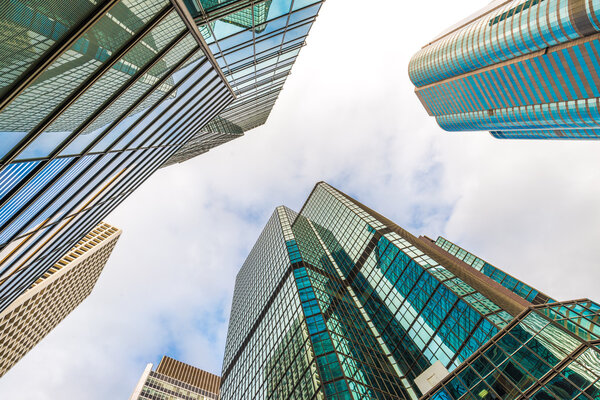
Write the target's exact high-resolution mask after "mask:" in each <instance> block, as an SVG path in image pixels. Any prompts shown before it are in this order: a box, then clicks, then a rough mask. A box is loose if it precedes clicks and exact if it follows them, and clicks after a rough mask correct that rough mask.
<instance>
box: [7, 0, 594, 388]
mask: <svg viewBox="0 0 600 400" xmlns="http://www.w3.org/2000/svg"><path fill="white" fill-rule="evenodd" d="M479 7H481V2H480V1H475V0H464V1H461V2H458V1H456V2H447V1H441V0H438V1H435V2H410V3H408V4H407V3H406V2H397V1H392V0H386V1H380V2H377V5H376V6H373V5H371V4H370V3H369V4H366V3H365V2H364V1H363V2H359V1H352V0H344V1H334V0H330V1H328V2H326V3H325V4H324V6H323V8H322V10H321V15H320V16H319V18H318V20H317V22H316V23H315V25H314V27H313V29H312V31H311V34H310V36H309V38H308V46H306V47H305V48H304V49H303V50H302V52H301V53H300V57H299V59H298V61H297V63H296V65H295V67H294V69H293V73H292V75H291V76H290V78H289V79H288V82H287V83H286V86H285V88H284V90H283V92H282V94H281V96H280V98H279V100H278V102H277V104H276V106H275V108H274V110H273V112H272V114H271V116H270V119H269V121H268V123H267V125H265V126H264V127H261V128H258V129H256V130H254V131H251V132H249V133H247V134H246V135H245V136H244V137H243V138H241V139H238V140H235V141H233V142H230V143H228V144H226V145H224V146H221V147H219V148H216V149H213V150H211V151H210V152H209V153H207V154H204V155H202V156H200V157H198V158H196V159H194V160H190V161H188V162H186V163H183V164H180V165H174V166H171V167H168V168H165V169H163V170H160V171H159V172H157V173H156V174H155V175H154V176H153V177H151V178H150V179H149V180H148V181H147V182H146V183H145V184H144V185H143V186H142V187H141V188H140V189H139V190H138V191H136V192H135V193H134V194H133V195H132V196H130V197H129V198H128V199H127V201H126V202H125V203H124V204H122V205H121V206H120V207H119V209H118V210H116V211H115V212H114V213H113V215H111V216H110V217H109V218H107V221H108V222H110V223H113V224H114V225H116V226H118V227H120V228H122V229H123V231H124V233H123V235H122V237H121V239H120V241H119V243H118V244H117V247H116V249H115V250H114V252H113V255H112V256H111V258H110V260H109V262H108V265H107V266H106V268H105V271H104V272H103V274H102V276H101V277H100V281H99V282H98V285H97V287H96V288H95V290H94V292H93V293H92V295H91V296H90V297H89V298H88V299H87V300H86V301H85V302H84V303H83V304H82V305H81V306H80V307H79V308H78V309H77V310H75V311H74V312H73V313H72V314H71V315H70V316H69V317H68V318H67V319H66V320H65V321H64V322H63V323H61V324H60V325H59V326H58V327H57V328H56V329H55V330H54V331H53V332H52V333H51V334H50V335H49V336H48V337H47V338H46V339H44V341H43V342H42V343H41V344H40V345H38V346H37V347H36V348H35V349H34V350H33V351H32V352H31V353H30V354H28V355H27V356H26V357H25V358H24V359H23V360H22V361H21V362H20V363H18V364H17V365H16V367H14V368H13V370H11V371H10V372H9V373H8V374H7V375H6V376H5V377H3V378H2V379H1V380H0V398H18V399H36V400H43V399H117V398H128V396H129V395H130V393H131V392H132V391H133V388H134V386H135V384H136V382H137V380H138V379H139V376H140V374H141V373H142V371H143V369H144V367H145V364H146V363H147V362H154V363H157V362H158V361H159V359H160V357H161V356H162V354H164V353H167V354H170V355H173V356H176V357H178V358H179V359H181V360H182V361H185V362H188V363H190V364H193V365H196V366H198V367H200V368H204V369H207V370H209V371H211V372H214V373H220V367H221V360H222V356H223V350H224V345H225V335H226V329H227V318H228V313H229V307H230V303H231V295H232V290H233V283H234V276H235V273H236V272H237V270H238V268H239V267H240V266H241V265H242V262H243V260H244V258H245V256H246V255H247V254H248V252H249V250H250V248H251V247H252V245H253V244H254V241H255V240H256V238H257V237H258V235H259V233H260V231H261V230H262V228H263V226H264V224H265V223H266V221H267V219H268V217H269V215H270V214H271V213H272V211H273V209H274V208H275V207H276V206H277V205H280V204H285V205H287V206H289V207H290V208H293V209H295V210H299V209H300V207H301V206H302V204H303V202H304V200H305V199H306V197H307V196H308V194H309V193H310V190H311V189H312V187H313V186H314V184H315V183H316V182H317V181H320V180H325V181H328V182H329V183H331V184H332V185H334V186H336V187H338V188H339V189H340V190H342V191H345V192H346V193H348V194H350V195H352V196H354V197H356V198H357V199H358V200H360V201H361V202H362V203H364V204H366V205H368V206H369V207H371V208H373V209H375V210H377V211H379V212H381V213H382V214H383V215H386V216H387V217H389V218H390V219H392V220H394V221H395V222H397V223H398V224H399V225H401V226H403V227H405V228H406V229H408V230H410V231H411V232H413V233H414V234H416V235H420V234H426V235H428V236H430V237H433V238H435V237H437V235H444V236H445V237H447V238H448V239H449V240H453V241H455V242H457V243H458V244H460V245H462V246H463V247H465V248H466V249H468V250H470V251H472V252H474V253H475V254H477V255H478V256H480V257H482V258H484V259H486V260H487V261H489V262H491V263H492V264H494V265H496V266H498V267H500V268H503V269H505V270H506V271H508V272H510V273H512V274H514V275H515V276H517V277H519V278H522V279H523V280H525V281H526V282H528V283H530V284H532V285H533V286H535V287H538V288H539V289H541V290H543V291H545V292H546V293H548V294H550V295H553V296H556V297H558V298H560V299H569V298H579V297H584V296H588V297H591V298H592V299H594V298H595V299H600V296H599V295H598V294H599V293H598V289H597V284H596V283H597V282H598V280H599V278H600V276H599V275H600V273H599V272H598V269H597V268H596V260H597V259H598V257H599V254H598V246H597V244H596V243H597V242H598V240H599V239H600V237H599V236H600V235H599V232H598V226H600V224H599V222H600V221H599V219H600V211H599V209H598V207H597V204H600V189H599V188H598V185H597V182H598V181H599V179H598V178H600V177H599V176H598V175H599V172H598V171H600V169H599V168H598V159H597V154H598V150H599V148H600V147H599V146H600V143H593V142H571V143H567V142H544V141H500V140H496V139H493V138H492V137H490V136H489V135H488V134H487V133H473V134H465V133H447V132H443V131H441V130H440V129H439V128H438V127H437V125H436V124H435V121H434V120H433V119H432V118H430V117H428V116H427V114H426V113H425V111H424V110H423V109H422V107H421V105H420V103H419V101H418V100H417V98H416V96H415V95H414V94H413V88H412V86H411V84H410V81H409V79H408V75H407V64H408V60H409V58H410V56H411V55H412V54H413V53H414V52H415V51H417V50H418V49H419V48H420V46H421V45H423V44H425V43H426V42H427V40H429V39H430V38H433V37H434V36H435V35H436V34H437V33H438V31H440V30H441V29H443V28H444V27H446V26H449V25H450V24H452V23H453V22H454V21H458V20H460V19H461V18H463V17H465V16H466V15H468V14H470V13H471V12H472V11H475V10H476V9H478V8H479Z"/></svg>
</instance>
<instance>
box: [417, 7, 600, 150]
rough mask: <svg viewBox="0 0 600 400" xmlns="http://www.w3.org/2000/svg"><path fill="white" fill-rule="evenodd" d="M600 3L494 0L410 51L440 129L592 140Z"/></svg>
mask: <svg viewBox="0 0 600 400" xmlns="http://www.w3.org/2000/svg"><path fill="white" fill-rule="evenodd" d="M599 18H600V3H598V2H597V1H587V2H584V1H569V0H514V1H497V2H495V3H492V4H491V5H490V6H488V7H487V8H486V9H485V10H484V11H482V12H480V13H478V14H477V15H476V17H475V18H471V19H468V20H467V21H464V22H462V23H460V24H459V25H458V26H456V27H454V28H452V29H450V30H449V31H448V32H447V33H445V34H443V35H442V36H440V37H438V38H436V39H435V40H434V41H433V42H432V43H429V44H428V45H427V46H425V47H424V48H423V49H421V50H420V51H419V52H418V53H417V54H415V55H414V56H413V58H412V59H411V61H410V65H409V75H410V78H411V80H412V82H413V83H414V85H415V86H416V90H415V92H416V94H417V96H418V97H419V99H420V101H421V103H422V104H423V105H424V107H425V108H426V110H427V112H428V113H429V115H431V116H434V117H435V118H436V121H437V122H438V124H439V125H440V126H441V127H442V128H443V129H445V130H448V131H473V130H489V131H490V132H491V133H492V135H493V136H494V137H496V138H513V139H519V138H521V139H598V138H600V112H599V110H598V107H599V104H598V102H599V101H600V79H599V78H598V73H597V71H598V70H599V69H600V51H599V50H600V42H599V40H598V35H597V34H596V33H597V32H599V31H600V22H599Z"/></svg>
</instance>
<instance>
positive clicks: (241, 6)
mask: <svg viewBox="0 0 600 400" xmlns="http://www.w3.org/2000/svg"><path fill="white" fill-rule="evenodd" d="M322 3H323V0H294V1H291V0H268V1H258V2H257V1H251V0H241V1H239V0H238V1H215V0H201V1H197V0H186V4H187V5H188V8H189V10H190V13H191V14H192V16H193V17H194V20H195V21H196V24H198V26H199V28H200V32H202V34H203V35H204V38H205V39H206V42H207V43H208V44H209V46H210V49H211V51H212V52H213V54H214V56H215V58H216V60H217V62H218V64H219V66H220V67H221V69H222V71H223V73H224V74H225V77H226V78H227V82H228V83H229V85H231V87H232V89H233V92H234V93H235V95H236V99H235V100H234V101H233V102H232V103H231V104H230V105H229V106H227V107H226V108H225V110H223V111H222V112H221V113H220V114H219V118H218V119H214V120H213V121H211V122H210V123H209V124H208V125H207V126H206V127H205V128H204V130H203V132H200V133H198V134H197V135H196V137H194V140H191V141H189V142H188V143H187V144H186V145H185V146H183V147H182V148H181V150H179V151H178V152H177V153H176V154H175V155H174V156H173V157H172V159H170V160H169V162H168V163H167V164H165V165H169V164H173V163H176V162H182V161H185V160H188V159H190V158H192V157H195V156H197V155H199V154H202V153H204V152H205V151H207V145H206V144H208V145H209V146H210V143H214V139H215V138H217V139H218V140H219V141H223V142H228V141H230V140H232V139H236V138H238V137H241V136H243V134H244V132H247V131H249V130H251V129H253V128H256V127H258V126H260V125H263V124H264V123H265V122H266V121H267V118H268V117H269V114H270V113H271V110H272V109H273V106H274V105H275V102H276V101H277V98H278V96H279V93H280V92H281V90H282V89H283V85H284V84H285V82H286V79H287V77H288V76H289V74H290V72H291V69H292V66H293V65H294V62H295V61H296V58H297V57H298V54H299V52H300V50H301V48H302V47H303V46H304V45H305V42H306V37H307V35H308V32H309V31H310V28H311V27H312V24H313V22H314V21H315V19H316V17H317V15H318V12H319V10H320V8H321V5H322ZM207 133H211V136H210V137H207V136H206V134H207ZM204 138H206V139H204ZM209 148H210V147H209Z"/></svg>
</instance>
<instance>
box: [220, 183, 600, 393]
mask: <svg viewBox="0 0 600 400" xmlns="http://www.w3.org/2000/svg"><path fill="white" fill-rule="evenodd" d="M584 303H585V304H587V308H585V310H584V311H581V312H580V314H579V315H580V316H585V318H587V319H585V320H584V318H583V317H581V318H579V319H578V321H579V324H580V325H585V324H587V328H586V329H588V332H589V330H590V329H592V328H591V327H592V326H593V325H594V323H595V322H596V321H597V320H598V318H600V307H598V306H596V305H595V304H594V303H592V302H590V301H582V302H580V304H584ZM578 304H579V303H578ZM557 305H558V306H557ZM555 306H557V307H556V308H557V309H561V308H560V307H561V305H560V304H559V303H556V302H555V300H553V299H552V298H550V297H549V296H547V295H545V294H544V293H542V292H540V291H539V290H536V289H534V288H532V287H531V286H529V285H526V284H525V283H523V282H521V281H519V280H518V279H516V278H515V277H513V276H511V275H508V274H506V273H504V272H503V271H501V270H500V269H498V268H497V267H495V266H493V265H491V264H490V263H488V262H486V261H484V260H482V259H481V258H479V257H476V256H475V255H473V254H471V253H469V252H467V251H465V250H464V249H462V248H460V247H458V246H457V245H455V244H453V243H451V242H449V241H447V240H446V239H444V238H441V237H440V238H438V239H437V240H436V241H433V240H431V239H429V238H427V237H424V236H421V237H415V236H413V235H411V234H410V233H409V232H407V231H406V230H404V229H402V228H400V227H399V226H397V225H396V224H394V223H393V222H392V221H390V220H389V219H387V218H385V217H383V216H381V215H380V214H378V213H376V212H374V211H372V210H370V209H369V208H367V207H366V206H364V205H362V204H360V203H359V202H357V201H356V200H354V199H352V198H350V197H349V196H347V195H345V194H343V193H341V192H339V191H338V190H336V189H334V188H333V187H331V186H329V185H327V184H326V183H323V182H321V183H318V184H317V185H316V186H315V188H314V190H313V192H312V193H311V195H310V196H309V198H308V200H307V201H306V203H305V204H304V206H303V207H302V209H301V211H300V213H298V214H296V213H295V212H294V211H292V210H290V209H288V208H286V207H278V208H277V209H276V211H275V212H274V213H273V215H272V217H271V218H270V219H269V222H268V223H267V225H266V227H265V229H264V230H263V232H262V233H261V235H260V237H259V239H258V241H257V242H256V244H255V245H254V247H253V249H252V251H251V252H250V254H249V256H248V258H247V259H246V261H245V263H244V265H243V266H242V268H241V270H240V272H239V274H238V276H237V278H236V285H235V291H234V298H233V304H232V310H231V317H230V324H229V331H228V335H227V344H226V349H225V359H224V363H223V372H222V384H221V398H222V399H224V400H229V399H236V400H238V399H275V398H277V399H292V398H297V399H365V398H369V399H418V398H420V397H421V396H422V395H424V394H426V393H427V392H428V391H430V390H432V389H433V390H435V389H434V388H436V387H437V388H438V389H439V388H440V387H441V385H444V383H440V382H441V381H442V380H443V379H444V378H446V379H450V378H451V377H452V375H450V376H448V374H449V372H450V373H453V372H454V371H459V370H462V369H464V368H465V367H464V366H465V365H469V363H471V362H472V361H471V360H473V359H474V358H476V357H478V355H479V352H480V351H481V350H482V349H485V348H486V346H490V343H492V344H493V343H495V341H496V340H497V338H498V337H499V336H502V335H507V332H509V331H511V330H512V329H514V326H515V324H516V323H518V322H519V321H521V320H522V319H523V318H528V317H526V316H527V315H530V314H532V313H536V315H537V314H539V313H538V311H535V310H546V309H552V308H553V307H555ZM578 310H579V309H578ZM582 310H583V309H582ZM564 313H565V311H563V314H564ZM567 313H568V312H567ZM549 315H550V314H549ZM572 317H573V319H577V317H576V316H572ZM555 319H556V320H558V318H555ZM515 321H516V322H515ZM545 321H546V323H545V325H543V324H538V325H536V326H535V328H536V329H542V328H544V329H547V330H548V331H549V330H550V329H554V328H548V327H554V326H558V325H561V324H563V322H562V321H554V320H553V319H552V317H550V318H546V319H545ZM563 325H564V324H563ZM565 326H566V325H565ZM563 331H564V329H563ZM544 337H545V338H546V339H545V340H546V341H540V342H539V347H538V348H536V349H534V351H537V354H541V355H542V356H543V355H544V354H546V353H543V352H544V351H545V350H544V346H550V347H552V346H554V347H557V346H558V347H560V346H561V345H560V340H562V339H564V337H565V336H564V335H562V336H560V335H559V336H552V335H546V336H544ZM522 340H526V339H522ZM588 340H591V339H589V338H588ZM524 343H525V342H524ZM588 348H589V349H591V350H590V351H591V353H590V354H588V355H586V356H585V357H586V359H587V358H590V357H591V358H590V361H589V362H587V363H584V365H586V367H585V368H587V369H589V370H590V371H589V374H588V375H587V376H586V377H587V379H588V382H589V384H591V383H593V382H594V381H595V380H596V379H598V378H599V377H600V369H598V367H600V364H593V357H592V356H595V355H596V354H597V353H596V350H595V349H594V348H592V347H590V346H588ZM577 349H579V347H577ZM548 351H550V350H548ZM552 351H553V350H552ZM578 351H579V350H578ZM509 354H510V353H509ZM523 354H524V357H525V358H528V359H529V360H530V361H531V362H534V361H535V359H534V355H533V353H532V354H525V353H523ZM505 359H506V357H505ZM505 359H503V360H505ZM599 359H600V357H599ZM494 360H495V361H497V363H498V365H499V364H500V363H501V361H502V360H500V359H498V360H496V359H494ZM555 365H556V364H555ZM559 367H560V366H559ZM501 368H502V366H499V367H498V369H501ZM540 371H542V369H540ZM557 371H560V368H558V369H557ZM555 372H556V371H552V373H555ZM545 373H548V374H549V373H551V372H549V370H545ZM494 377H495V378H498V377H499V374H496V375H494ZM495 378H493V379H495ZM546 378H548V379H549V376H548V375H543V376H539V377H538V378H537V379H538V380H537V381H536V382H537V383H536V384H538V385H540V386H539V387H542V386H545V385H546V383H545V382H546V381H545V380H544V379H546ZM497 380H499V381H501V377H500V378H498V379H497ZM472 382H473V381H469V384H470V383H472ZM477 383H479V381H478V382H477ZM436 385H439V386H436ZM467 385H468V384H467ZM597 386H598V387H596V386H594V387H593V388H592V389H590V393H592V391H593V390H599V391H598V392H593V393H599V394H600V384H598V385H597ZM539 387H538V388H539ZM586 388H587V387H586ZM544 390H546V389H544ZM548 390H550V389H548ZM463 393H467V391H466V390H465V391H463ZM470 393H476V394H477V395H478V396H479V397H469V396H467V397H464V398H465V399H467V398H468V399H482V398H485V399H492V398H498V399H500V398H502V399H507V398H518V397H502V396H503V395H502V394H500V393H507V392H500V391H497V390H496V389H495V387H494V383H492V382H489V383H483V384H482V386H481V387H480V388H479V387H478V388H473V389H472V392H470ZM482 393H485V396H488V395H489V396H488V397H485V396H483V395H480V394H482ZM495 395H498V396H500V397H493V396H495ZM459 397H460V396H456V397H432V398H435V399H453V398H456V399H458V398H459ZM559 398H560V397H559ZM582 398H583V397H582ZM585 398H586V399H587V397H585Z"/></svg>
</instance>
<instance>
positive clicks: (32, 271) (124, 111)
mask: <svg viewBox="0 0 600 400" xmlns="http://www.w3.org/2000/svg"><path fill="white" fill-rule="evenodd" d="M321 2H322V1H320V0H268V1H249V0H234V1H232V0H219V1H213V0H202V1H196V0H190V1H188V0H186V1H184V0H104V1H92V0H76V1H65V0H51V1H48V0H11V1H9V2H7V3H6V4H5V5H3V6H2V7H0V138H1V140H0V311H1V310H3V309H5V308H6V307H8V306H9V305H10V303H11V302H12V301H14V300H15V299H16V298H17V297H18V296H19V295H20V294H22V293H23V292H24V291H25V290H27V288H29V286H30V285H31V284H32V283H33V282H35V281H36V280H37V279H38V278H39V277H40V276H42V275H43V274H44V273H45V272H46V271H47V270H48V269H49V268H51V267H52V266H53V265H54V264H55V263H56V262H57V261H58V260H59V259H60V258H61V257H62V256H63V255H64V254H65V253H66V252H67V251H68V250H69V249H70V248H71V247H73V246H74V245H75V244H76V243H77V242H78V241H79V240H80V239H81V238H82V237H83V236H84V235H85V234H86V233H87V232H89V231H90V230H91V229H92V228H93V227H94V226H95V225H96V224H98V223H99V222H100V221H101V220H102V219H103V218H105V217H106V216H107V215H108V214H109V213H110V212H111V211H112V210H114V209H115V208H116V207H117V206H118V205H119V204H120V203H122V202H123V201H124V200H125V199H126V198H127V197H128V196H129V195H130V194H131V193H132V192H133V191H134V190H136V189H137V188H138V187H139V186H140V185H141V184H142V183H143V182H144V181H145V180H146V179H148V178H149V177H150V176H151V175H152V174H153V173H154V172H155V171H156V170H157V169H158V168H160V167H161V166H163V165H170V164H173V163H177V162H182V161H185V160H187V159H189V158H191V157H194V156H196V155H198V154H201V153H204V152H206V151H208V150H210V149H211V148H213V147H215V146H218V145H221V144H223V143H226V142H228V141H230V140H232V139H235V138H238V137H240V136H241V135H242V134H243V132H244V131H245V130H248V129H252V128H253V127H254V126H257V125H260V124H261V123H264V121H265V120H266V118H267V116H268V113H269V111H270V110H271V108H272V106H273V104H274V102H275V99H276V98H277V95H278V93H279V91H280V90H281V88H282V85H283V82H284V81H285V79H286V77H287V75H288V74H289V71H290V68H291V65H292V64H293V62H294V60H295V58H296V56H297V54H298V52H299V50H300V48H301V47H302V46H303V45H304V41H305V37H306V34H307V33H308V30H309V28H310V26H311V25H312V22H313V21H314V19H315V16H316V13H317V12H318V9H319V7H320V4H321ZM234 100H235V102H234ZM232 107H233V108H232Z"/></svg>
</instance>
